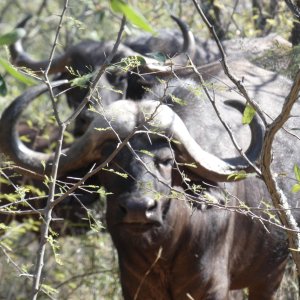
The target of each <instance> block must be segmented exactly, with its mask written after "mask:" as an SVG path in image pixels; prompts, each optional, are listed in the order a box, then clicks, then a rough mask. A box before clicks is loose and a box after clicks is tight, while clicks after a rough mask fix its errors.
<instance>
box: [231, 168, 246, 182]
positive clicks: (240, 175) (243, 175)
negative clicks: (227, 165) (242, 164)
mask: <svg viewBox="0 0 300 300" xmlns="http://www.w3.org/2000/svg"><path fill="white" fill-rule="evenodd" d="M247 177H248V173H246V172H245V171H244V170H242V171H239V172H236V173H233V174H230V175H228V177H227V178H228V179H233V180H241V179H245V178H247Z"/></svg>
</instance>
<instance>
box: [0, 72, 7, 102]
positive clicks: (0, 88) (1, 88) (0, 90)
mask: <svg viewBox="0 0 300 300" xmlns="http://www.w3.org/2000/svg"><path fill="white" fill-rule="evenodd" d="M6 94H7V87H6V83H5V81H4V78H3V77H2V75H1V74H0V95H1V96H3V97H4V96H6Z"/></svg>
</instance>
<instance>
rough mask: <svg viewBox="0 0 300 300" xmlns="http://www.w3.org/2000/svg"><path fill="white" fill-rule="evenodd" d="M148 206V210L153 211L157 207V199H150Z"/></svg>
mask: <svg viewBox="0 0 300 300" xmlns="http://www.w3.org/2000/svg"><path fill="white" fill-rule="evenodd" d="M147 204H148V207H147V209H146V211H149V212H153V211H154V210H155V209H156V207H157V201H155V200H153V199H151V200H150V201H148V203H147Z"/></svg>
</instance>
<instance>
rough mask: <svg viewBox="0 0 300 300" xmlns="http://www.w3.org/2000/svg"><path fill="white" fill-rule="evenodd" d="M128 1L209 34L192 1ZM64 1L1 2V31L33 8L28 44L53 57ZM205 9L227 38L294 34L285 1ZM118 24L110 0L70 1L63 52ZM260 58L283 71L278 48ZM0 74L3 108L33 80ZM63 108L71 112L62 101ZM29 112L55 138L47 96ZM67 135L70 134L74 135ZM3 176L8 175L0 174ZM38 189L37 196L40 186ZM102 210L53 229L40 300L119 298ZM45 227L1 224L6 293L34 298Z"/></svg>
mask: <svg viewBox="0 0 300 300" xmlns="http://www.w3.org/2000/svg"><path fill="white" fill-rule="evenodd" d="M130 4H131V5H132V7H134V8H135V9H137V10H139V11H141V12H142V13H143V15H144V16H145V17H146V19H147V20H148V21H149V23H150V24H151V26H152V27H153V28H154V29H155V30H159V29H162V28H172V27H174V24H173V22H172V21H171V19H170V18H169V14H170V12H171V13H172V14H174V15H177V16H179V17H180V18H182V19H183V20H184V21H185V22H187V23H188V24H189V26H190V27H191V28H192V31H193V32H194V34H195V35H196V36H197V37H204V38H207V39H209V38H210V36H209V32H208V30H207V28H206V27H205V26H204V24H203V23H202V21H201V19H200V17H199V16H198V15H197V14H196V11H195V8H194V6H193V4H192V2H191V1H187V0H177V1H173V0H156V1H144V0H132V1H130ZM63 5H64V1H63V0H57V1H48V0H32V1H22V0H11V1H1V2H0V32H1V34H4V33H6V32H9V31H11V30H12V29H13V28H14V27H15V25H16V24H17V23H18V22H19V21H20V20H21V19H22V18H24V17H25V16H26V15H28V14H31V15H32V16H33V17H32V19H31V20H30V22H29V24H28V26H27V27H26V29H27V35H26V37H25V38H24V47H25V48H26V50H27V51H28V52H29V53H31V54H32V56H34V57H35V58H37V59H47V58H48V57H49V54H50V50H51V48H52V43H53V40H54V36H55V32H56V29H57V24H58V21H59V18H58V15H60V14H61V10H62V7H63ZM202 7H203V9H204V11H205V13H206V15H207V16H208V17H209V19H210V21H211V22H213V24H214V25H215V28H216V31H217V33H218V35H219V38H220V39H222V40H224V39H233V38H234V39H237V38H244V37H253V36H264V35H266V34H269V33H277V34H279V35H281V36H283V37H284V38H286V39H289V38H291V32H292V29H293V26H294V23H293V16H292V14H291V12H290V11H289V9H288V8H287V6H286V4H285V2H283V1H275V0H271V1H252V2H251V1H243V0H236V1H214V0H206V1H202ZM119 24H120V16H119V15H117V14H115V13H113V12H112V11H111V8H110V3H109V1H96V0H76V1H75V0H70V3H69V8H68V10H67V17H66V18H65V22H64V24H63V27H62V30H61V35H60V39H59V45H58V48H57V52H60V53H62V52H63V51H64V50H65V49H66V48H67V47H68V46H69V45H72V44H74V43H77V42H79V41H82V40H83V39H94V40H99V41H101V40H114V39H115V38H116V35H117V32H118V30H119ZM138 31H139V30H138V29H137V28H135V27H134V26H132V25H130V24H128V25H127V26H126V29H125V33H126V35H128V36H129V35H134V34H137V32H138ZM295 49H296V48H295ZM279 55H280V57H279V58H282V59H283V60H285V59H287V60H288V63H289V62H290V61H293V64H294V65H295V64H298V56H297V52H290V51H286V52H284V53H279ZM0 58H4V59H9V54H8V50H7V48H6V47H5V46H2V47H0ZM279 58H278V59H279ZM260 59H261V61H259V62H258V63H261V62H262V61H263V62H264V63H266V64H267V65H268V66H269V67H270V68H273V69H278V63H277V62H276V61H274V56H273V54H272V55H271V56H268V57H267V58H266V57H263V58H260ZM266 60H267V62H266ZM283 65H284V66H285V65H286V64H283ZM280 66H281V65H279V67H280ZM280 71H283V70H280ZM0 74H1V75H2V76H3V77H4V79H5V82H6V85H7V90H8V92H7V94H6V95H5V97H0V112H1V111H2V110H3V109H4V108H5V107H6V106H7V105H8V104H9V103H10V102H11V101H12V100H13V99H14V98H15V97H16V96H18V95H20V94H21V93H22V92H23V91H24V90H25V89H26V88H27V85H26V84H24V83H21V82H20V81H18V80H16V79H15V78H14V77H13V76H11V75H10V74H8V73H7V72H6V70H5V68H4V67H3V66H1V65H0ZM60 110H65V111H66V113H67V112H68V108H67V107H66V105H65V104H64V102H62V105H61V107H60ZM28 116H30V118H31V120H32V124H33V125H32V126H33V127H34V128H38V130H39V134H40V135H42V136H43V137H44V138H45V139H49V132H48V131H47V126H46V125H47V124H49V123H50V124H53V116H52V112H51V105H50V103H49V101H47V100H46V101H42V100H41V101H40V102H38V103H37V104H35V105H33V106H32V107H31V108H30V110H29V111H27V112H26V118H28ZM68 138H70V139H72V137H71V136H68ZM24 139H26V137H24ZM49 144H50V145H49V147H50V148H53V147H54V145H53V144H52V141H51V142H49ZM0 180H1V181H2V182H4V181H5V180H6V179H5V178H4V177H3V176H0ZM35 193H36V194H39V193H40V191H35ZM4 197H6V199H7V197H8V196H7V195H0V200H1V198H4ZM9 197H10V199H11V201H15V200H16V199H19V197H20V190H19V191H18V192H16V193H15V195H9ZM103 210H104V208H103V206H102V205H101V203H100V196H99V205H97V206H96V207H95V210H94V212H93V213H94V216H95V218H96V219H98V220H101V222H102V223H101V224H100V225H101V226H98V227H95V226H94V227H93V228H92V229H91V230H90V231H89V232H87V233H86V234H82V235H77V236H71V237H70V236H61V237H57V236H55V235H54V238H53V240H51V241H50V247H48V249H47V253H46V255H47V257H46V259H45V262H46V265H45V269H44V270H45V273H44V279H43V288H44V291H45V293H41V294H40V296H39V299H86V300H89V299H121V292H120V285H119V282H118V268H117V258H116V253H115V250H114V249H113V247H112V243H111V241H110V238H109V236H108V234H107V233H106V232H105V223H104V221H103ZM39 226H40V220H32V219H29V220H27V221H26V222H24V223H18V222H13V223H11V224H10V225H9V227H5V226H3V228H1V229H3V231H4V234H3V235H2V236H0V278H1V280H0V299H5V300H10V299H12V300H13V299H17V300H21V299H28V295H29V294H30V290H31V281H30V278H29V277H28V276H27V272H29V271H30V269H31V267H32V265H33V264H34V260H35V258H36V253H37V249H38V235H37V232H38V230H39ZM0 227H1V224H0ZM294 277H295V270H294V267H293V265H292V264H291V265H290V266H289V268H288V269H287V273H286V279H285V280H284V283H283V286H282V288H281V290H280V291H279V293H278V299H296V297H297V296H296V294H297V291H298V287H297V284H296V283H295V281H294Z"/></svg>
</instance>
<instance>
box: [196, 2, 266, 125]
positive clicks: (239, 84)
mask: <svg viewBox="0 0 300 300" xmlns="http://www.w3.org/2000/svg"><path fill="white" fill-rule="evenodd" d="M193 2H194V5H195V7H196V9H197V11H198V13H199V15H200V16H201V18H202V20H203V22H204V23H205V25H206V26H207V28H208V29H209V31H210V33H211V34H212V36H213V38H214V39H215V41H216V43H217V46H218V48H219V51H220V53H221V57H222V59H221V63H222V66H223V69H224V72H225V74H226V75H227V76H228V78H229V79H230V80H231V81H232V82H233V83H234V84H235V86H236V87H237V88H238V90H239V91H240V93H241V94H242V95H243V96H244V98H245V99H246V101H247V103H250V104H251V105H252V106H253V107H254V109H255V111H256V112H257V114H258V115H259V117H260V118H261V119H262V121H263V122H264V124H266V120H265V117H264V114H263V112H262V110H261V108H260V107H259V105H258V103H256V102H255V101H254V100H253V99H251V98H250V96H249V95H248V92H247V90H246V89H245V87H244V85H243V83H242V81H241V80H239V79H237V78H236V77H235V76H234V75H233V74H232V73H231V71H230V69H229V66H228V64H227V58H226V55H225V51H224V49H223V46H222V44H221V42H220V40H219V38H218V36H217V34H216V32H215V29H214V27H213V26H212V25H211V24H210V23H209V21H208V20H207V18H206V16H205V15H204V13H203V11H202V9H201V7H200V5H199V4H198V1H197V0H193Z"/></svg>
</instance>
